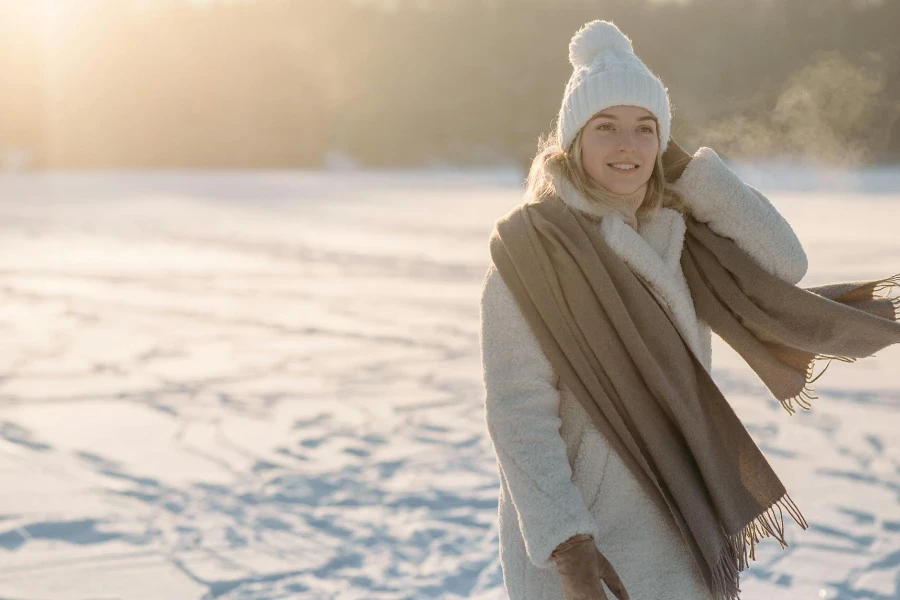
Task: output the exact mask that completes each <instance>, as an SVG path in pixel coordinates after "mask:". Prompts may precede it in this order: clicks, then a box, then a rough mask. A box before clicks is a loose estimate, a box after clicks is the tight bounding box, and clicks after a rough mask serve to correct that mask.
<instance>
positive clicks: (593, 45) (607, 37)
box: [569, 19, 634, 69]
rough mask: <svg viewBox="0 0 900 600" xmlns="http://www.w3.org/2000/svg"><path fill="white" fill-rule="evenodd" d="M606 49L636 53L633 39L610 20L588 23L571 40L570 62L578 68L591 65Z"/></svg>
mask: <svg viewBox="0 0 900 600" xmlns="http://www.w3.org/2000/svg"><path fill="white" fill-rule="evenodd" d="M604 50H620V51H622V52H629V53H631V54H634V49H633V48H632V46H631V40H630V39H628V36H626V35H625V34H624V33H622V32H621V30H619V28H618V27H616V26H615V24H613V23H610V22H609V21H601V20H599V19H598V20H596V21H591V22H590V23H586V24H585V25H584V26H583V27H582V28H581V29H579V30H578V31H577V32H576V33H575V35H573V36H572V41H570V42H569V62H570V63H572V66H573V67H575V68H576V69H577V68H578V67H583V66H587V65H589V64H590V63H591V62H593V60H594V58H596V57H597V55H598V54H599V53H600V52H602V51H604Z"/></svg>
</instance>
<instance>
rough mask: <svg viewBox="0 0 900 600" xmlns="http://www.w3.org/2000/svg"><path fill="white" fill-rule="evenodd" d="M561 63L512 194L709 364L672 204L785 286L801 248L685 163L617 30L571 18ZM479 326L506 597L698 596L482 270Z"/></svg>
mask: <svg viewBox="0 0 900 600" xmlns="http://www.w3.org/2000/svg"><path fill="white" fill-rule="evenodd" d="M569 59H570V62H571V63H572V65H573V68H574V71H573V74H572V77H571V79H570V80H569V83H568V85H567V86H566V90H565V95H564V97H563V102H562V107H561V108H560V113H559V118H558V122H557V128H556V132H555V133H553V134H552V135H551V136H550V137H549V139H547V140H546V141H544V142H543V144H542V148H541V149H540V151H539V152H538V155H537V156H536V157H535V159H534V162H533V164H532V168H531V172H530V173H529V176H528V191H527V194H526V200H533V199H535V198H539V197H541V196H543V195H547V194H556V195H558V196H559V197H560V198H561V199H562V200H563V201H564V202H565V204H566V205H567V206H568V207H569V208H571V209H573V210H576V211H578V212H580V213H581V214H583V215H586V216H589V217H590V218H592V219H594V220H595V222H596V227H597V228H598V230H599V231H600V233H601V235H602V236H603V238H604V240H605V241H606V242H607V243H608V244H609V246H610V247H611V248H612V249H613V250H614V251H615V252H616V254H618V255H619V256H620V257H621V258H622V259H623V260H624V261H625V262H626V263H627V264H628V266H629V267H630V268H631V270H632V271H633V272H634V273H635V274H636V275H638V276H639V277H640V278H641V279H643V280H644V281H645V282H646V283H647V284H648V286H649V288H650V289H651V290H652V292H653V293H654V294H655V295H656V297H657V299H658V300H659V301H660V303H661V304H662V305H663V306H665V307H666V308H667V309H668V310H669V313H670V314H671V317H672V320H673V322H674V324H675V325H676V326H677V328H678V330H679V331H680V333H681V334H682V336H683V338H684V340H685V342H686V343H687V344H688V346H689V347H690V348H691V350H692V351H693V352H694V354H695V355H696V356H697V357H698V358H699V360H700V361H701V362H702V364H703V367H704V368H705V369H706V370H707V371H710V370H711V331H710V328H709V326H707V325H706V324H705V323H704V322H702V321H701V320H699V319H698V317H697V314H696V312H695V309H694V304H693V300H692V297H691V293H690V290H689V288H688V285H687V283H686V280H685V276H684V273H683V272H682V269H681V266H680V257H681V251H682V246H683V242H684V237H685V230H686V225H685V217H684V213H685V212H690V213H691V214H692V215H694V217H695V218H696V219H698V220H699V221H702V222H704V223H707V224H708V226H709V228H710V229H712V230H713V231H715V232H716V233H718V234H719V235H722V236H725V237H728V238H730V239H732V240H734V242H735V243H736V244H737V245H738V246H739V247H740V248H741V249H743V250H744V251H745V252H746V253H747V254H749V255H750V256H752V257H753V259H754V260H755V261H757V262H758V264H759V265H760V266H762V267H763V268H764V269H766V270H767V271H768V272H770V273H772V274H773V275H775V276H777V277H778V278H780V279H782V280H784V281H787V282H790V283H791V284H796V283H798V282H799V281H800V280H801V279H802V278H803V276H804V275H805V273H806V270H807V258H806V254H805V253H804V251H803V248H802V246H801V244H800V241H799V240H798V239H797V236H796V235H795V234H794V232H793V230H792V229H791V227H790V225H789V224H788V223H787V222H786V221H785V219H784V218H783V217H782V216H781V215H780V214H779V213H778V211H777V210H776V209H775V207H774V206H772V204H771V203H770V202H769V201H768V200H767V199H766V198H765V197H764V196H763V195H762V194H761V193H760V192H759V191H757V190H756V189H754V188H753V187H751V186H749V185H746V184H744V183H743V182H741V181H740V179H739V178H738V177H737V176H736V175H735V174H734V173H733V172H732V171H731V170H730V169H729V168H728V167H727V166H726V165H725V164H724V163H723V162H722V161H721V160H720V158H719V157H718V156H717V154H716V153H715V152H714V151H713V150H712V149H710V148H706V147H702V148H700V149H699V150H698V151H697V152H696V153H695V154H694V155H693V157H691V156H690V155H686V154H685V153H684V152H683V151H682V150H681V149H680V148H679V147H678V146H677V144H675V143H674V142H673V141H671V140H670V137H669V125H670V106H669V99H668V96H667V91H666V89H665V87H664V86H663V85H662V83H661V82H660V81H659V79H658V78H656V77H655V76H654V75H653V74H652V73H650V71H649V70H647V68H646V66H644V64H643V63H642V62H641V61H640V60H639V59H638V58H637V57H636V56H635V55H634V53H633V50H632V46H631V42H630V40H629V39H628V38H627V37H626V36H625V35H624V34H622V33H621V31H619V29H618V28H617V27H616V26H615V25H613V24H612V23H609V22H606V21H593V22H591V23H588V24H587V25H585V26H584V27H583V28H582V29H581V30H579V31H578V32H577V33H576V34H575V36H574V37H573V38H572V41H571V43H570V45H569ZM667 180H668V181H667ZM670 182H672V183H671V184H670ZM481 319H482V321H481V326H482V329H481V355H482V363H483V368H484V382H485V389H486V398H485V415H486V421H487V425H488V430H489V433H490V436H491V439H492V442H493V445H494V449H495V451H496V454H497V460H498V464H499V470H500V484H501V489H500V497H499V509H498V517H499V528H500V532H499V535H500V560H501V564H502V568H503V575H504V584H505V587H506V590H507V592H508V594H509V597H510V598H511V599H512V600H526V599H527V600H551V599H552V600H561V599H563V598H565V599H566V600H575V599H578V600H596V599H605V598H607V596H606V593H607V592H605V591H604V590H607V589H608V590H609V591H610V592H612V593H613V595H614V596H615V597H617V598H619V599H620V600H622V599H624V598H632V599H634V600H651V599H704V600H711V599H712V598H713V596H712V594H711V592H710V591H709V589H708V586H707V585H706V584H705V582H704V580H703V578H701V575H700V573H699V571H698V569H697V566H696V565H695V563H694V561H693V559H692V557H691V554H690V553H689V552H688V549H687V547H686V545H685V542H684V541H683V539H682V536H681V534H680V533H679V530H678V528H677V527H676V524H675V522H674V521H673V519H672V517H671V515H669V514H668V512H667V511H666V510H665V507H664V506H661V505H660V504H659V502H658V501H657V500H656V499H655V498H654V497H653V494H652V490H649V489H647V486H646V484H644V483H643V482H642V481H641V480H639V479H638V478H636V477H634V475H633V474H632V473H631V471H630V470H629V469H628V468H626V465H625V463H624V462H623V461H622V459H621V457H620V456H618V455H617V453H616V452H615V451H614V450H613V447H612V446H611V445H610V443H609V440H608V439H606V438H605V437H604V435H603V434H601V432H600V431H599V430H598V429H597V428H596V427H594V426H593V424H592V422H591V420H590V418H589V417H588V414H587V413H586V411H585V409H584V408H583V407H582V405H581V404H580V403H579V402H578V401H576V399H575V397H574V396H573V394H572V391H571V390H570V389H569V388H568V387H567V386H565V385H564V384H562V383H561V382H560V378H559V375H558V374H557V373H555V372H554V369H553V368H552V366H551V364H550V362H549V361H548V359H547V357H546V356H545V354H544V353H543V352H542V350H541V347H540V346H539V344H538V342H537V340H536V339H535V336H534V334H533V333H532V331H531V330H530V329H529V326H528V324H527V323H526V321H525V319H524V317H523V314H522V312H521V311H520V309H519V306H518V305H517V303H516V301H515V299H514V296H513V294H512V292H511V291H510V289H509V287H508V286H507V285H506V283H505V282H504V280H503V278H502V277H500V275H499V273H498V271H497V269H496V267H495V266H494V265H491V267H490V268H489V269H488V272H487V275H486V277H485V281H484V286H483V292H482V305H481ZM601 579H602V580H603V582H604V583H605V584H606V586H607V587H606V588H603V587H602V586H601V584H600V581H601ZM716 600H718V599H716Z"/></svg>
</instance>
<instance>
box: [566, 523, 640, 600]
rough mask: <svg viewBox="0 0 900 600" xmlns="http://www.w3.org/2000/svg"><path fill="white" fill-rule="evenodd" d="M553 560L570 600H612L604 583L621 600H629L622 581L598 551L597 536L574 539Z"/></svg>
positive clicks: (587, 535) (580, 536) (580, 535)
mask: <svg viewBox="0 0 900 600" xmlns="http://www.w3.org/2000/svg"><path fill="white" fill-rule="evenodd" d="M550 558H552V559H553V561H554V562H555V563H556V567H557V569H558V570H559V576H560V579H561V580H562V585H563V592H564V593H565V596H566V600H609V599H608V598H607V596H606V592H604V591H603V585H602V584H601V583H600V582H601V580H602V581H603V583H605V584H606V586H607V587H608V588H609V589H610V591H611V592H612V593H613V594H615V597H616V598H618V600H629V598H628V592H626V591H625V586H624V585H622V580H621V579H619V575H618V574H617V573H616V571H615V569H613V567H612V565H611V564H609V561H608V560H606V557H605V556H603V555H602V554H601V553H600V550H598V549H597V546H596V545H595V544H594V538H593V536H591V535H589V534H586V533H581V534H578V535H574V536H572V537H570V538H569V539H567V540H566V541H564V542H563V543H561V544H560V545H559V546H557V547H556V548H555V549H554V550H553V552H552V553H551V554H550Z"/></svg>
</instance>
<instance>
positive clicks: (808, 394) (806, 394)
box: [779, 273, 900, 415]
mask: <svg viewBox="0 0 900 600" xmlns="http://www.w3.org/2000/svg"><path fill="white" fill-rule="evenodd" d="M868 285H870V286H871V297H872V299H873V300H888V301H890V303H891V305H892V306H893V307H894V321H900V296H898V297H896V298H890V297H889V296H890V294H891V292H892V291H893V290H894V288H900V273H897V274H896V275H891V276H890V277H885V278H884V279H878V280H876V281H872V282H871V283H869V284H868ZM878 292H882V294H881V295H880V296H879V295H877V293H878ZM820 360H827V361H828V364H826V365H825V368H824V369H822V372H821V373H819V374H818V375H816V376H815V377H813V376H812V373H813V368H814V367H815V364H816V362H818V361H820ZM833 360H839V361H841V362H846V363H853V362H856V360H857V359H856V358H853V357H850V356H830V355H828V354H817V355H816V356H815V357H814V358H813V359H812V360H811V361H810V362H809V366H808V367H807V368H806V384H805V385H804V386H803V389H802V390H800V393H798V394H797V395H795V396H792V397H790V398H785V399H783V400H779V402H781V406H783V407H784V409H785V410H786V411H788V414H791V415H792V414H794V413H795V412H796V411H795V410H794V403H796V404H797V405H798V406H799V407H800V408H802V409H803V410H809V409H810V408H812V405H811V404H810V403H809V401H810V400H818V399H819V397H818V396H814V395H813V392H815V389H814V388H813V386H812V384H813V383H815V381H816V380H817V379H818V378H819V377H821V376H822V375H824V374H825V371H827V370H828V367H829V366H831V361H833Z"/></svg>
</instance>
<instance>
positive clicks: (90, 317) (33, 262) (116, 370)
mask: <svg viewBox="0 0 900 600" xmlns="http://www.w3.org/2000/svg"><path fill="white" fill-rule="evenodd" d="M743 173H744V174H745V180H746V181H748V182H750V183H755V184H757V185H758V186H759V187H761V188H762V189H763V191H764V192H765V193H766V194H767V195H768V197H769V198H770V199H771V200H772V201H773V203H775V204H776V206H777V207H778V208H779V209H780V210H781V211H782V213H783V214H784V215H785V216H786V217H787V218H788V220H789V221H790V222H791V223H792V224H793V225H794V226H795V229H796V230H797V233H798V235H799V236H800V239H801V241H802V242H803V243H804V246H805V247H806V249H807V252H808V254H809V256H810V270H809V274H808V275H807V277H806V278H805V279H804V281H803V282H802V283H801V285H803V286H811V285H817V284H821V283H826V282H830V281H836V280H845V279H849V278H858V279H868V278H877V277H884V276H888V275H892V274H894V273H897V272H900V235H897V231H898V229H900V171H893V172H891V171H882V172H879V173H872V174H865V173H863V174H859V173H853V174H849V175H848V176H842V177H838V178H834V177H831V178H829V179H828V180H823V179H820V178H819V177H817V176H815V175H809V174H803V173H798V172H797V171H796V170H794V171H786V172H784V173H781V178H780V179H779V177H776V176H773V175H772V172H771V171H769V170H765V169H756V170H752V169H747V170H745V171H744V172H743ZM518 181H519V176H518V174H517V173H512V172H508V173H504V172H496V171H495V172H457V173H454V172H442V173H436V172H431V173H429V172H417V173H409V172H407V173H400V172H379V173H298V172H293V173H288V172H256V173H243V174H239V173H188V172H185V173H156V174H138V173H116V174H103V173H96V174H71V173H70V174H56V175H52V176H51V175H7V176H3V177H0V482H2V483H0V599H4V600H37V599H42V600H43V599H51V600H74V599H79V600H88V599H92V600H100V599H104V600H110V599H114V598H123V599H163V600H182V599H184V600H193V599H198V600H199V599H211V598H220V599H223V600H225V599H227V600H237V599H254V600H256V599H276V598H298V599H299V598H302V599H325V598H339V599H341V600H345V599H346V600H354V599H360V600H361V599H367V600H368V599H372V600H381V599H389V598H390V599H400V598H404V599H405V598H408V599H414V600H419V599H430V598H478V599H482V600H487V599H500V598H504V597H505V594H504V593H503V587H502V575H501V572H500V568H499V563H498V561H497V550H498V543H497V532H496V527H495V518H496V506H497V505H496V500H497V489H498V478H497V472H496V463H495V458H494V454H493V449H492V446H491V442H490V439H489V438H488V436H487V431H486V427H485V425H484V413H483V404H482V402H483V388H482V381H481V363H480V356H479V349H478V328H479V323H478V314H479V308H478V300H479V294H480V290H481V282H482V277H483V275H484V272H485V269H486V268H487V265H488V261H489V256H488V247H487V240H488V235H489V233H490V231H491V228H492V225H493V221H494V219H496V218H497V217H498V216H500V215H502V214H503V213H505V212H506V211H507V210H508V209H509V208H511V207H512V206H513V205H514V204H515V203H517V202H518V201H519V198H520V194H521V191H520V188H519V187H518ZM835 185H838V186H839V187H835ZM898 361H900V348H898V347H892V348H889V349H887V350H885V351H882V352H881V353H879V354H878V355H877V356H876V357H875V358H869V359H863V360H860V361H858V362H857V363H855V364H852V365H846V364H844V363H839V362H834V363H833V364H832V365H831V366H830V367H829V369H828V373H826V374H825V375H824V376H823V377H822V378H821V379H819V381H818V382H817V383H816V388H817V392H818V395H819V400H817V401H816V402H815V404H814V408H813V410H812V411H811V412H808V413H804V412H801V413H798V414H797V415H794V416H790V415H788V414H787V413H786V412H785V411H784V410H783V409H782V408H781V407H780V406H779V404H778V403H777V402H775V401H774V399H772V398H771V396H769V394H768V392H767V391H766V390H765V388H764V387H763V386H762V384H761V383H760V382H759V380H758V379H757V378H756V377H755V375H754V374H753V372H752V371H751V370H750V369H749V368H748V367H747V366H746V365H745V364H744V363H743V362H742V361H741V359H740V357H739V356H737V354H735V353H734V352H733V351H732V350H731V349H730V348H729V347H728V346H726V345H725V344H724V343H722V342H721V341H720V340H719V339H718V338H715V337H714V375H715V378H716V380H717V382H718V383H719V384H720V387H721V388H722V389H723V390H724V391H725V392H726V396H727V397H728V398H729V399H730V400H731V401H732V402H733V404H734V407H735V410H737V411H738V413H739V414H740V416H741V417H742V418H743V420H744V422H745V424H746V425H747V427H748V429H749V430H750V432H751V433H752V435H753V437H754V438H755V439H756V440H757V441H758V443H759V444H760V445H761V447H762V448H763V450H764V452H765V453H766V456H767V457H768V458H769V459H770V461H771V462H772V464H773V465H774V467H775V468H776V470H777V472H778V473H779V475H780V476H781V478H782V480H783V481H784V482H785V484H786V485H787V487H788V491H789V492H790V494H791V495H792V497H793V498H794V500H795V501H796V502H797V503H798V504H799V506H800V508H801V510H802V511H803V512H804V515H805V516H806V518H807V520H808V521H809V523H810V529H809V530H808V531H805V532H804V531H801V530H800V529H799V527H797V526H796V524H794V523H793V522H792V521H790V520H787V521H786V523H787V535H788V541H789V544H790V546H789V547H788V548H787V549H786V550H781V549H780V548H779V547H778V544H777V542H775V541H772V540H766V541H764V542H763V543H762V545H761V546H760V548H759V549H758V553H757V561H756V562H755V563H753V566H752V568H751V569H750V570H749V571H746V572H745V573H744V575H743V578H742V587H743V589H744V594H743V597H744V598H745V599H746V600H754V599H776V600H798V599H821V598H841V599H850V598H854V599H856V598H867V599H875V600H888V599H895V600H896V599H898V598H900V369H898V364H900V362H898ZM626 584H627V582H626ZM636 600H640V599H636Z"/></svg>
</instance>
